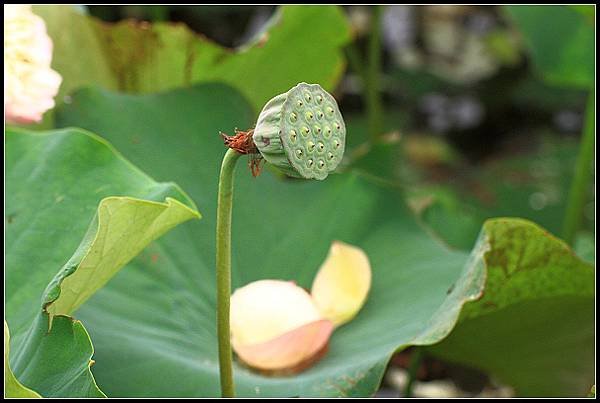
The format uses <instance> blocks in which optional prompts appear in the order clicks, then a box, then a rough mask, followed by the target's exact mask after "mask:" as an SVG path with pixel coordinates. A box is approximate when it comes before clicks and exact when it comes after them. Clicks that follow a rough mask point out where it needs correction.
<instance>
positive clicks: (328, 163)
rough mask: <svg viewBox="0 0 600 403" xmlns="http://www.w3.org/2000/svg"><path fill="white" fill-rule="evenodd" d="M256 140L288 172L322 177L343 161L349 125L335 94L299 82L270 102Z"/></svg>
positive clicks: (269, 159)
mask: <svg viewBox="0 0 600 403" xmlns="http://www.w3.org/2000/svg"><path fill="white" fill-rule="evenodd" d="M253 140H254V144H255V145H256V147H257V148H258V150H259V152H260V153H261V155H262V156H263V157H264V158H265V160H266V161H267V162H268V163H270V164H271V165H273V166H275V167H276V168H278V169H279V170H281V171H282V172H283V173H285V174H286V175H289V176H293V177H296V178H305V179H319V180H322V179H325V178H326V177H327V175H328V174H329V173H330V172H332V171H333V170H335V168H336V167H337V166H338V164H339V163H340V161H341V160H342V156H343V155H344V147H345V144H346V125H345V123H344V119H343V118H342V114H341V113H340V109H339V108H338V105H337V102H336V101H335V99H334V98H333V96H331V95H330V94H329V93H328V92H327V91H325V90H324V89H323V88H321V86H320V85H318V84H307V83H300V84H298V85H296V86H295V87H294V88H292V89H291V90H289V91H288V92H286V93H285V94H281V95H278V96H276V97H275V98H273V99H271V100H270V101H269V102H267V104H266V105H265V107H264V108H263V110H262V111H261V112H260V115H259V116H258V121H257V123H256V127H255V129H254V134H253Z"/></svg>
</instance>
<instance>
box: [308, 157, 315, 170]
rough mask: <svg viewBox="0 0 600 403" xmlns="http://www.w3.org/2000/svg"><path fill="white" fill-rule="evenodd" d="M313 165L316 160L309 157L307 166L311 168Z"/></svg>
mask: <svg viewBox="0 0 600 403" xmlns="http://www.w3.org/2000/svg"><path fill="white" fill-rule="evenodd" d="M313 165H314V161H313V160H312V158H309V159H308V161H306V166H307V167H309V168H312V166H313Z"/></svg>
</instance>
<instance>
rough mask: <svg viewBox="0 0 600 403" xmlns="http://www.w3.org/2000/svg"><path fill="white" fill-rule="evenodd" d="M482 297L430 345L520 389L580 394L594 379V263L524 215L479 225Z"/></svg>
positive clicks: (525, 393) (534, 393)
mask: <svg viewBox="0 0 600 403" xmlns="http://www.w3.org/2000/svg"><path fill="white" fill-rule="evenodd" d="M479 242H480V243H485V244H488V245H489V247H488V248H489V252H487V253H486V254H484V255H483V256H481V259H482V260H483V261H484V263H485V266H486V267H487V274H486V277H487V280H486V283H487V284H486V289H485V293H484V295H483V297H482V298H481V299H479V300H478V301H477V302H475V303H470V304H467V305H466V306H465V309H464V310H463V311H462V312H461V317H460V321H459V324H458V325H457V327H456V328H455V329H454V331H453V332H452V333H451V334H450V336H448V338H446V339H445V340H443V341H442V342H441V343H439V344H437V345H435V346H433V347H431V348H430V351H431V352H433V353H434V354H437V355H439V356H441V357H443V358H446V359H449V360H452V361H457V362H461V363H465V364H469V365H472V366H475V367H478V368H481V369H483V370H486V371H489V372H490V373H493V374H495V375H497V376H498V377H499V378H500V379H501V380H502V381H504V382H506V383H508V384H510V385H512V386H513V387H515V389H516V391H517V392H518V394H519V395H522V396H580V397H583V396H585V395H586V393H587V392H588V390H589V387H590V384H592V383H593V381H594V364H595V359H594V357H595V351H594V343H595V330H594V328H595V320H594V306H595V304H594V288H595V282H594V269H593V267H592V266H591V265H590V264H588V263H585V262H584V261H583V260H581V259H580V258H579V257H577V256H575V255H574V253H573V252H572V251H571V250H570V249H569V247H568V246H567V245H566V244H565V243H564V242H563V241H561V240H559V239H557V238H555V237H553V236H552V235H550V234H549V233H548V232H546V231H545V230H543V229H542V228H540V227H538V226H537V225H534V224H532V223H530V222H526V221H524V220H515V219H496V220H493V221H488V222H486V224H485V225H484V231H483V233H482V235H481V237H480V240H479Z"/></svg>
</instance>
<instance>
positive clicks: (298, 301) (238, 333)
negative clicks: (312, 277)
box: [230, 280, 322, 346]
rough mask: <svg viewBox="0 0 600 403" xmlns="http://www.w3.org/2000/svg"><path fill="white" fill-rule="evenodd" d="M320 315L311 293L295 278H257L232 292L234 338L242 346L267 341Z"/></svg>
mask: <svg viewBox="0 0 600 403" xmlns="http://www.w3.org/2000/svg"><path fill="white" fill-rule="evenodd" d="M320 319H322V317H321V314H320V313H319V310H318V309H317V308H316V306H315V305H314V303H313V301H312V298H311V297H310V295H309V294H308V293H307V292H306V291H304V290H303V289H302V288H300V287H298V286H297V285H296V284H294V283H293V282H291V281H281V280H260V281H255V282H253V283H250V284H248V285H246V286H244V287H242V288H239V289H237V290H236V291H235V292H234V293H233V295H232V296H231V319H230V320H231V340H232V342H233V343H234V344H236V345H238V346H242V345H252V344H258V343H262V342H266V341H269V340H272V339H274V338H276V337H279V336H281V335H282V334H284V333H286V332H289V331H290V330H294V329H296V328H298V327H300V326H303V325H306V324H308V323H311V322H315V321H318V320H320Z"/></svg>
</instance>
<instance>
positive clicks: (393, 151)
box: [84, 5, 595, 249]
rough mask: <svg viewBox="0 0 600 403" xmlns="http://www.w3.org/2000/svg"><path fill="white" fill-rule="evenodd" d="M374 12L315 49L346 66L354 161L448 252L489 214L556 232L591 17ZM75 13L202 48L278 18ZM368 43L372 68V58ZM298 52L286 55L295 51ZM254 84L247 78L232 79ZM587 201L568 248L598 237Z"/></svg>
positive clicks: (560, 10)
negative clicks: (179, 36)
mask: <svg viewBox="0 0 600 403" xmlns="http://www.w3.org/2000/svg"><path fill="white" fill-rule="evenodd" d="M375 10H377V8H374V7H371V6H345V7H343V12H344V14H345V16H346V18H347V21H348V24H349V26H350V31H351V35H352V38H351V39H350V40H348V39H349V38H344V36H345V34H344V33H343V32H341V31H338V32H335V33H333V32H330V34H331V35H329V36H327V37H325V36H324V37H323V42H325V43H324V44H321V45H320V46H321V47H322V48H324V49H327V41H331V40H332V39H331V38H332V37H333V38H335V37H337V38H338V40H339V42H342V43H346V46H345V51H344V55H345V57H344V58H343V60H344V61H343V64H345V65H346V68H345V69H344V68H342V71H343V73H342V71H340V74H337V73H336V74H334V76H333V78H332V80H331V82H330V84H331V87H333V88H331V89H332V90H334V92H335V95H336V97H337V98H338V100H339V101H340V104H341V109H342V110H343V111H344V116H345V118H346V120H347V122H348V128H349V130H348V133H349V134H348V143H349V151H350V152H349V153H348V155H349V156H351V157H352V163H353V164H356V165H359V166H362V167H364V169H365V170H366V171H369V172H372V173H373V174H374V175H377V176H382V177H384V178H385V179H388V180H394V181H397V182H398V183H400V184H401V185H402V186H403V187H405V188H406V194H407V196H408V198H409V200H410V201H411V205H412V206H413V207H414V208H415V210H416V211H417V212H418V213H420V215H421V217H422V218H423V219H424V221H425V222H426V223H430V224H431V227H432V228H435V231H436V232H438V233H439V235H440V236H441V238H442V239H444V240H446V241H447V242H448V244H450V245H451V246H455V247H458V248H462V249H470V248H471V246H472V244H473V242H474V240H475V238H476V236H477V232H478V231H479V228H480V226H481V223H482V222H483V220H485V219H486V218H489V217H493V216H520V217H525V218H530V219H532V220H534V221H536V222H538V223H539V224H541V225H543V226H544V227H546V228H547V229H549V230H550V231H551V232H553V233H555V234H561V231H563V227H564V223H563V221H564V214H565V209H566V206H567V202H568V194H569V186H570V184H571V182H572V178H573V172H574V166H575V162H576V157H577V154H578V151H577V150H578V146H579V139H580V137H581V133H582V130H583V127H584V115H585V108H586V100H587V97H588V94H589V92H590V88H592V86H593V84H594V69H595V65H594V51H593V49H594V8H593V6H556V7H536V6H530V7H522V6H514V7H500V6H385V7H381V10H380V13H379V14H381V15H376V12H375ZM84 11H87V12H89V14H91V15H93V16H95V17H98V18H99V19H102V20H104V21H107V22H120V21H123V20H133V21H149V22H169V23H173V22H175V23H183V24H185V25H186V26H187V27H189V28H190V29H191V30H193V31H194V32H195V33H197V34H199V35H200V36H201V37H202V38H205V39H206V40H207V41H208V43H210V44H218V45H220V46H223V47H227V48H240V47H245V46H249V45H248V43H253V41H257V40H259V38H260V34H261V33H262V32H264V31H265V29H267V28H268V25H269V24H271V23H272V19H271V17H272V16H273V15H274V14H275V13H276V12H277V8H276V7H275V6H205V7H193V6H140V5H130V6H119V7H116V6H88V7H87V8H86V10H84ZM335 17H336V16H330V17H329V18H330V19H331V18H335ZM309 18H310V17H308V16H307V19H306V21H309ZM301 23H302V22H301ZM330 25H331V26H334V25H335V24H333V23H331V24H330ZM374 26H376V27H374ZM374 31H377V34H378V35H373V32H374ZM300 32H301V31H300ZM374 36H376V38H373V37H374ZM333 40H334V41H335V39H333ZM374 40H375V41H376V42H377V43H376V45H379V49H375V52H376V54H377V52H379V55H378V56H379V64H377V63H375V66H374V67H375V70H373V63H371V60H372V59H373V57H372V54H371V53H369V52H373V49H372V48H373V45H374V44H373V43H372V42H373V41H374ZM339 42H338V43H339ZM293 46H294V44H293V43H286V44H284V45H283V48H284V49H285V50H288V51H289V50H291V51H292V52H290V53H296V54H298V53H302V52H298V51H297V50H296V49H293ZM330 47H331V49H334V44H333V43H332V45H330ZM316 51H318V50H315V52H316ZM278 56H279V57H280V58H282V59H284V58H285V57H286V56H287V55H286V54H283V55H282V54H281V53H278ZM300 60H301V59H300ZM278 63H279V62H277V61H276V60H273V64H278ZM240 64H243V65H244V67H243V68H242V69H244V68H247V69H253V68H257V69H267V68H268V67H266V66H256V64H255V63H249V64H245V63H244V62H242V63H240ZM296 67H297V68H298V66H297V65H296ZM300 68H302V67H300ZM336 69H337V68H334V69H333V70H336ZM373 71H374V72H373ZM258 74H259V75H260V73H258ZM268 74H269V75H276V74H278V71H277V70H276V68H275V69H272V71H270V72H268ZM281 74H285V71H284V72H283V73H281ZM254 75H255V74H253V72H252V71H248V70H245V71H244V72H242V73H241V74H240V75H239V76H238V77H239V78H240V79H241V80H252V79H253V76H254ZM212 77H213V78H214V77H215V75H214V74H213V75H212ZM210 78H211V76H210V74H209V75H208V76H207V78H206V79H210ZM371 78H373V79H374V80H376V81H375V82H374V83H373V85H371V84H370V81H369V80H370V79H371ZM233 80H235V78H234V79H233ZM261 84H264V81H263V80H262V78H261V80H260V84H259V86H260V85H261ZM267 86H268V85H267ZM372 87H376V88H375V91H376V94H375V96H374V97H375V98H378V99H377V100H375V101H373V98H374V97H373V96H372V93H370V90H369V88H372ZM243 92H244V91H243ZM245 93H246V95H247V97H250V98H256V102H252V101H254V100H255V99H252V101H251V103H253V104H254V105H256V108H257V109H258V108H260V105H262V102H263V98H265V97H268V96H270V94H271V92H269V91H268V90H265V95H262V94H259V93H260V91H259V90H256V89H251V90H249V91H246V92H245ZM372 104H376V105H375V106H373V105H372ZM378 109H379V110H378ZM373 110H374V112H372V111H373ZM373 115H375V116H374V117H373ZM374 122H375V123H374ZM373 126H375V127H373ZM373 130H376V131H377V132H378V134H377V135H372V133H371V132H372V131H373ZM375 137H376V141H372V140H373V139H374V138H375ZM587 169H588V171H590V172H591V171H592V166H588V167H587ZM590 176H591V175H589V176H588V178H589V177H590ZM593 196H594V190H593V185H592V180H589V179H588V181H587V182H586V193H585V200H584V207H583V226H582V228H583V229H584V230H586V231H587V234H586V233H585V232H584V233H582V234H580V236H578V239H577V244H582V245H583V246H582V247H584V248H585V245H586V244H589V237H590V233H591V231H593V228H594V220H595V216H594V214H595V204H594V197H593Z"/></svg>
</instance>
